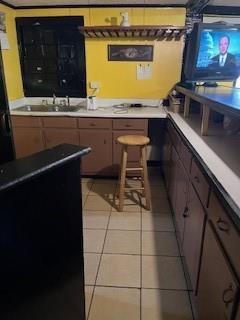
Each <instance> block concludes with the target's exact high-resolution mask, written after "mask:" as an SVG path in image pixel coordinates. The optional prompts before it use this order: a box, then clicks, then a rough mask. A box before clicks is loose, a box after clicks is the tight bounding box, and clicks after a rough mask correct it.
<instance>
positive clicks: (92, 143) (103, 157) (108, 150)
mask: <svg viewBox="0 0 240 320" xmlns="http://www.w3.org/2000/svg"><path fill="white" fill-rule="evenodd" d="M80 143H81V145H83V146H87V147H91V148H92V151H91V152H90V153H89V154H88V155H86V156H85V157H84V158H83V160H82V172H83V174H91V173H94V174H98V175H104V174H108V173H111V170H112V133H111V131H104V130H82V131H81V134H80Z"/></svg>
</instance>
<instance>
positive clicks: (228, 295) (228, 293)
mask: <svg viewBox="0 0 240 320" xmlns="http://www.w3.org/2000/svg"><path fill="white" fill-rule="evenodd" d="M234 295H235V294H234V290H233V287H232V284H231V283H230V285H229V287H228V288H227V289H226V290H224V291H223V295H222V300H223V302H224V303H225V305H226V307H227V306H228V304H229V303H232V302H233V301H234Z"/></svg>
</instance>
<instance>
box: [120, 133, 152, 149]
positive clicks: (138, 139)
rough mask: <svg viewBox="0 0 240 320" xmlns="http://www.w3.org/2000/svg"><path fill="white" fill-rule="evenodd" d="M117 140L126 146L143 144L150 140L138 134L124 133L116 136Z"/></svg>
mask: <svg viewBox="0 0 240 320" xmlns="http://www.w3.org/2000/svg"><path fill="white" fill-rule="evenodd" d="M117 141H118V142H119V143H121V144H124V145H127V146H145V145H147V144H148V143H149V142H150V139H149V138H148V137H145V136H140V135H133V134H132V135H125V136H120V137H118V138H117Z"/></svg>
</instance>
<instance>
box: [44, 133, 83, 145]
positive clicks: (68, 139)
mask: <svg viewBox="0 0 240 320" xmlns="http://www.w3.org/2000/svg"><path fill="white" fill-rule="evenodd" d="M43 135H44V139H45V144H46V148H52V147H54V146H57V145H58V144H62V143H70V144H74V145H79V144H80V141H79V132H78V130H74V129H73V130H72V129H44V130H43Z"/></svg>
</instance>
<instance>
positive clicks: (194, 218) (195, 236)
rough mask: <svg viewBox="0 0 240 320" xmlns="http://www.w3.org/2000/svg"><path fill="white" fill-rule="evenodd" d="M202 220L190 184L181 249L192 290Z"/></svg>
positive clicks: (195, 195)
mask: <svg viewBox="0 0 240 320" xmlns="http://www.w3.org/2000/svg"><path fill="white" fill-rule="evenodd" d="M204 221H205V212H204V210H203V208H202V205H201V202H200V201H199V199H198V196H197V194H196V192H195V190H194V189H193V187H192V185H190V188H189V203H188V212H186V214H185V227H184V239H183V251H184V256H185V259H186V263H187V266H188V271H189V275H190V280H191V284H192V288H193V290H194V291H195V290H196V286H197V279H198V270H199V263H200V255H201V246H202V237H203V226H204Z"/></svg>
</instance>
